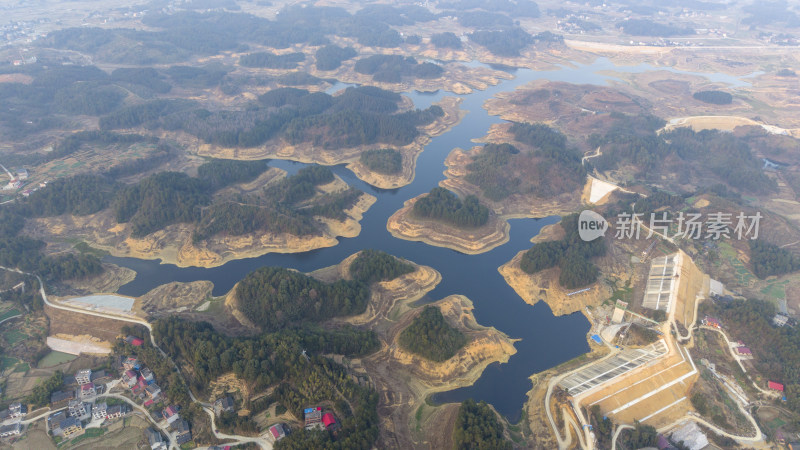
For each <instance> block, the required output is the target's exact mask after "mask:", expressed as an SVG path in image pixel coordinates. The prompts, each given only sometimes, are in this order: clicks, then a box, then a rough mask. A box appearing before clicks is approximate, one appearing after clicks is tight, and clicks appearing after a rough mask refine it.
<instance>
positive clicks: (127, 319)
mask: <svg viewBox="0 0 800 450" xmlns="http://www.w3.org/2000/svg"><path fill="white" fill-rule="evenodd" d="M0 269H2V270H7V271H10V272H16V273H19V274H23V275H28V276H34V277H36V279H37V280H39V293H40V294H41V296H42V300H43V301H44V303H45V304H46V305H47V306H49V307H51V308H55V309H60V310H63V311H71V312H75V313H79V314H86V315H89V316H95V317H103V318H106V319H114V320H121V321H123V322H129V323H134V324H137V325H142V326H144V327H146V328H147V332H148V334H150V342H152V344H153V347H155V348H156V349H157V350H158V351H159V353H161V355H162V356H163V357H164V358H166V359H167V360H168V361H169V362H170V363H172V366H173V367H174V368H175V370H176V371H177V372H178V375H179V376H180V377H181V378H183V374H182V373H181V371H180V368H178V365H177V364H175V361H173V360H172V358H170V357H169V356H168V355H167V354H166V353H165V352H164V351H163V350H162V349H161V348H160V347H159V346H158V344H156V341H155V339H154V338H153V326H152V325H150V322H147V321H145V320H142V319H139V318H136V317H129V316H119V315H115V314H109V313H103V312H99V311H90V310H85V309H81V308H75V307H72V306H66V305H59V304H56V303H51V302H50V300H48V299H47V292H45V289H44V282H43V281H42V278H41V277H40V276H39V275H36V274H32V273H26V272H23V271H21V270H19V269H11V268H8V267H3V266H0ZM183 381H184V384H185V385H186V386H189V383H186V380H185V379H184V380H183ZM187 389H188V391H189V397H190V398H191V399H192V401H193V402H195V403H200V401H199V400H198V399H197V397H195V395H194V393H193V392H192V390H191V389H189V388H187ZM104 395H116V394H104ZM120 397H121V398H123V399H127V398H126V397H122V396H120ZM134 405H135V404H134ZM137 406H138V405H137ZM201 406H202V408H203V410H204V411H205V412H206V413H207V414H208V416H209V418H210V419H211V428H212V430H213V431H214V432H215V433H216V429H217V425H216V423H215V419H216V416H215V415H214V411H212V410H211V409H210V408H208V407H207V406H204V405H202V404H201ZM139 409H141V410H143V411H145V413H147V411H146V410H144V409H142V408H141V407H139ZM147 416H148V417H150V414H149V413H147ZM151 420H152V417H151ZM159 428H160V427H159ZM167 436H169V433H167ZM217 437H219V438H220V439H233V440H235V441H236V444H244V443H250V442H252V443H256V444H258V445H259V446H261V448H264V449H266V450H272V444H271V443H270V442H269V441H267V440H266V439H261V438H251V437H248V436H239V435H233V434H217ZM170 448H171V449H172V448H176V449H177V448H178V447H177V445H176V444H175V443H174V442H173V441H172V437H171V436H170Z"/></svg>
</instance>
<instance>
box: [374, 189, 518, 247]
mask: <svg viewBox="0 0 800 450" xmlns="http://www.w3.org/2000/svg"><path fill="white" fill-rule="evenodd" d="M386 228H387V229H388V230H389V232H391V233H392V235H393V236H395V237H397V238H400V239H406V240H409V241H422V242H425V243H427V244H430V245H435V246H437V247H446V248H451V249H453V250H456V251H459V252H462V253H467V254H478V253H483V252H486V251H489V250H491V249H492V248H495V247H497V246H498V245H502V244H503V243H505V242H507V241H508V230H509V228H510V227H509V224H508V222H506V221H505V220H503V219H502V218H500V217H498V216H497V215H495V214H493V213H491V211H489V209H488V208H487V207H486V206H484V205H483V204H482V203H481V202H480V201H479V200H478V198H477V197H475V196H474V195H468V196H465V197H464V199H463V200H462V199H461V198H459V197H458V196H457V195H456V194H454V193H453V192H452V191H450V190H447V189H444V188H441V187H436V188H433V189H432V190H431V191H430V193H428V194H423V195H420V196H418V197H415V198H412V199H410V200H408V201H406V202H405V204H404V205H403V208H401V209H400V210H398V211H397V212H395V213H394V214H393V215H392V216H391V217H389V220H388V222H387V224H386Z"/></svg>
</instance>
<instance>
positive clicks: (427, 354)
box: [398, 305, 467, 362]
mask: <svg viewBox="0 0 800 450" xmlns="http://www.w3.org/2000/svg"><path fill="white" fill-rule="evenodd" d="M398 341H399V342H400V346H401V347H403V348H404V349H406V350H408V351H409V352H411V353H415V354H417V355H420V356H422V357H423V358H426V359H430V360H431V361H437V362H442V361H447V360H448V359H450V358H452V357H453V355H455V354H456V353H457V352H458V351H459V350H460V349H461V348H462V347H464V345H466V343H467V337H466V336H464V334H463V333H461V332H460V331H459V330H457V329H456V328H454V327H452V326H451V325H450V324H449V323H447V321H446V320H445V318H444V316H442V312H441V311H440V310H439V308H437V307H435V306H430V305H428V306H425V307H424V308H423V309H422V312H421V313H420V314H419V315H418V316H417V317H415V318H414V320H413V321H412V322H411V325H409V326H408V327H406V329H405V330H403V331H402V332H401V333H400V337H399V339H398Z"/></svg>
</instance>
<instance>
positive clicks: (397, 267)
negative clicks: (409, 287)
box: [350, 249, 415, 284]
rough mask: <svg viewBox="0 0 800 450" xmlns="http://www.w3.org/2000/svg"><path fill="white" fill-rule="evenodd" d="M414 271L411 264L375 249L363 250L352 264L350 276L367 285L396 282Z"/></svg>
mask: <svg viewBox="0 0 800 450" xmlns="http://www.w3.org/2000/svg"><path fill="white" fill-rule="evenodd" d="M414 270H415V269H414V266H412V265H411V264H409V263H407V262H404V261H401V260H399V259H397V258H395V257H394V256H392V255H390V254H388V253H386V252H382V251H380V250H373V249H367V250H362V251H361V253H359V254H358V256H357V257H356V259H354V260H353V262H352V263H351V264H350V276H351V277H352V278H353V279H354V280H357V281H361V282H363V283H367V284H372V283H376V282H379V281H390V280H394V279H395V278H397V277H400V276H403V275H406V274H409V273H411V272H413V271H414Z"/></svg>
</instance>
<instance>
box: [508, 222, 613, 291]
mask: <svg viewBox="0 0 800 450" xmlns="http://www.w3.org/2000/svg"><path fill="white" fill-rule="evenodd" d="M560 225H561V227H562V228H563V229H564V232H565V233H566V236H565V237H564V238H563V239H561V240H559V241H546V242H540V243H538V244H536V245H534V246H533V247H532V248H531V249H530V250H528V251H527V252H525V253H524V254H523V255H522V260H521V261H520V268H521V269H522V270H523V271H524V272H525V273H530V274H533V273H536V272H539V271H541V270H544V269H549V268H551V267H556V266H557V267H559V268H561V274H560V275H559V278H558V282H559V284H560V285H561V286H563V287H565V288H568V289H575V288H579V287H583V286H586V285H589V284H592V283H594V282H595V281H597V276H598V275H599V273H600V270H599V269H598V268H597V266H595V265H594V263H592V261H591V259H592V258H594V257H598V256H603V255H605V253H606V244H605V240H604V239H605V238H602V237H601V238H598V239H595V240H593V241H590V242H586V241H584V240H583V239H581V238H580V236H579V235H578V215H577V214H571V215H569V216H566V217H564V218H562V219H561V224H560Z"/></svg>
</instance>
